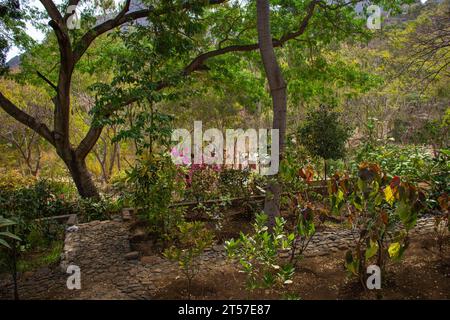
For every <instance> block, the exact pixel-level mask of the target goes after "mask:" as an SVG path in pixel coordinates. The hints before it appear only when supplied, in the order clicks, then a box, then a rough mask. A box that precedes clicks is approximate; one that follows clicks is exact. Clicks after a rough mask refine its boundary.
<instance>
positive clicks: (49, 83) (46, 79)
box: [36, 70, 58, 92]
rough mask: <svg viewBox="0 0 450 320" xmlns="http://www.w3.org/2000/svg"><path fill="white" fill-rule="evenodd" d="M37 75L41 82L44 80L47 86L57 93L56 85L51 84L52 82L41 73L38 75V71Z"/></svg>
mask: <svg viewBox="0 0 450 320" xmlns="http://www.w3.org/2000/svg"><path fill="white" fill-rule="evenodd" d="M36 73H37V75H38V76H39V78H41V79H42V80H44V81H45V82H46V83H48V85H49V86H50V87H52V88H53V89H55V91H56V92H58V87H57V86H56V85H54V84H53V82H51V81H50V80H49V79H48V78H47V77H46V76H44V75H43V74H42V73H40V72H39V71H37V70H36Z"/></svg>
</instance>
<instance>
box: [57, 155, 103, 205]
mask: <svg viewBox="0 0 450 320" xmlns="http://www.w3.org/2000/svg"><path fill="white" fill-rule="evenodd" d="M64 162H65V163H66V165H67V168H68V169H69V171H70V175H71V176H72V179H73V181H74V182H75V185H76V187H77V190H78V193H79V194H80V196H81V197H83V198H94V199H98V198H99V197H100V195H99V193H98V191H97V187H96V186H95V184H94V181H93V180H92V176H91V174H90V173H89V170H88V169H87V167H86V160H85V159H77V157H76V156H73V157H71V159H67V160H64Z"/></svg>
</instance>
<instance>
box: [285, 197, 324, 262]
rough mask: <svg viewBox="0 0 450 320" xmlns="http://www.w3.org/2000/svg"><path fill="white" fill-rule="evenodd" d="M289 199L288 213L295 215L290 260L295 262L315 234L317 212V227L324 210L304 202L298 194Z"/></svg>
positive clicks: (321, 221)
mask: <svg viewBox="0 0 450 320" xmlns="http://www.w3.org/2000/svg"><path fill="white" fill-rule="evenodd" d="M289 199H290V201H289V205H288V213H289V215H291V216H295V217H296V224H295V227H294V230H293V232H292V234H293V235H294V241H293V242H292V247H291V253H290V262H291V263H294V264H296V262H297V261H298V260H299V259H301V258H302V255H303V253H304V252H305V250H306V249H307V248H308V245H309V244H310V242H311V240H312V239H313V238H314V235H315V234H316V224H315V216H316V215H317V214H319V225H318V227H320V226H321V225H322V223H323V221H324V219H323V218H322V217H323V216H322V215H323V214H326V212H325V210H320V209H319V208H317V206H315V205H314V204H313V203H311V202H306V203H304V201H303V199H302V198H301V196H300V195H291V196H290V197H289Z"/></svg>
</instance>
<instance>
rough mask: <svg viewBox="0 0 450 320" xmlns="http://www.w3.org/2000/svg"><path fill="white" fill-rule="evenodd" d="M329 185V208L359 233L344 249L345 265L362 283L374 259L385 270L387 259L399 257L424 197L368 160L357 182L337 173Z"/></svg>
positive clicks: (404, 248)
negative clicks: (353, 247)
mask: <svg viewBox="0 0 450 320" xmlns="http://www.w3.org/2000/svg"><path fill="white" fill-rule="evenodd" d="M328 188H329V193H330V197H331V208H332V210H333V211H334V212H335V213H342V211H345V212H346V213H347V214H348V216H347V218H348V221H349V223H350V225H351V227H352V229H353V230H356V231H357V232H358V236H357V237H356V238H355V241H356V243H355V249H354V250H353V251H351V250H349V251H348V252H347V254H346V258H345V264H346V267H347V270H348V271H349V272H350V273H351V274H354V275H356V276H358V278H359V279H360V281H361V283H362V285H363V286H364V284H365V281H364V280H365V279H364V278H365V275H366V266H367V265H368V264H369V263H370V262H371V261H373V260H374V259H375V260H376V261H375V262H376V264H377V265H378V266H379V267H380V269H381V270H382V271H384V266H385V263H386V260H387V259H388V258H390V259H392V260H394V261H396V260H399V259H401V257H402V256H403V254H404V252H405V250H406V249H407V247H408V232H409V230H411V229H412V228H413V227H414V226H415V224H416V220H417V215H418V212H419V211H420V210H421V208H422V207H423V205H424V201H425V196H424V194H423V193H422V192H421V191H419V190H418V189H417V188H416V187H414V186H413V185H412V184H410V183H407V182H402V181H401V180H400V178H399V177H394V178H393V179H389V178H388V177H387V176H386V175H385V174H384V173H383V172H382V171H381V169H380V167H379V166H378V165H376V164H370V163H362V164H361V165H360V167H359V175H358V179H357V180H356V181H352V180H350V179H349V178H348V176H342V177H341V176H339V175H337V174H336V175H335V176H334V177H333V179H332V181H330V182H329V185H328ZM344 208H345V210H343V209H344ZM398 222H401V224H398Z"/></svg>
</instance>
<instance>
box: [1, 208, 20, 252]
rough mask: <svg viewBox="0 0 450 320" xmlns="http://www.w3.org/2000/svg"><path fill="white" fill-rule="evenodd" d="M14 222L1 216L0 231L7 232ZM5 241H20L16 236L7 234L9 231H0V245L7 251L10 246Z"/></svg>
mask: <svg viewBox="0 0 450 320" xmlns="http://www.w3.org/2000/svg"><path fill="white" fill-rule="evenodd" d="M15 224H16V222H14V221H12V220H9V219H5V218H3V217H2V216H0V230H7V228H8V227H10V226H13V225H15ZM6 239H12V240H17V241H20V238H19V237H18V236H16V235H15V234H13V233H11V232H9V231H0V245H2V246H3V247H6V248H8V249H11V246H10V245H9V244H8V242H7V240H6Z"/></svg>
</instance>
